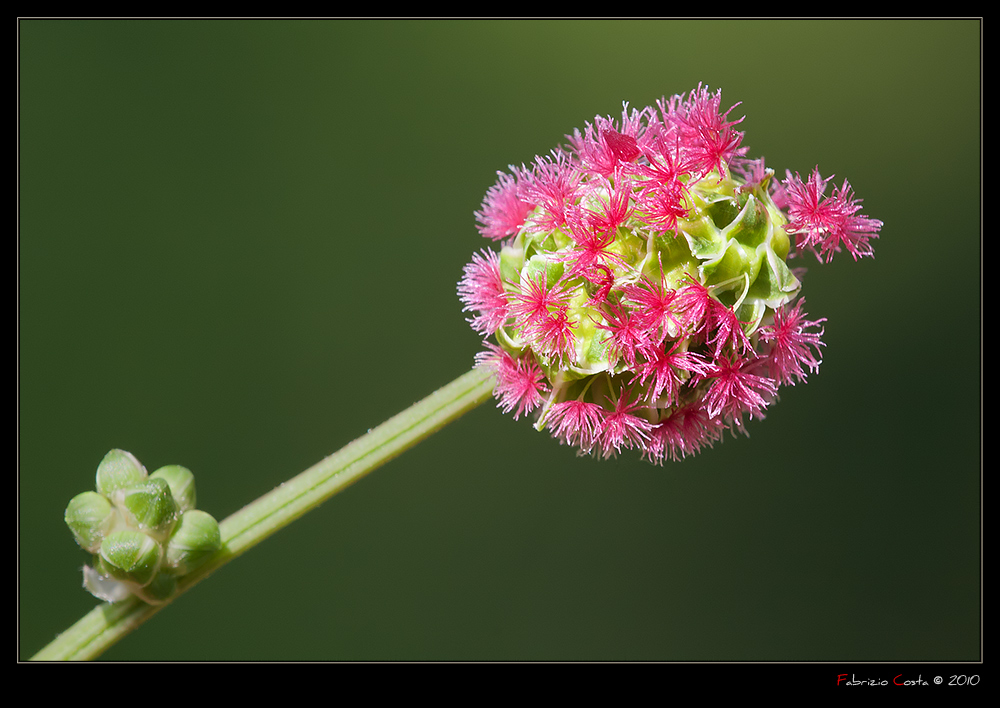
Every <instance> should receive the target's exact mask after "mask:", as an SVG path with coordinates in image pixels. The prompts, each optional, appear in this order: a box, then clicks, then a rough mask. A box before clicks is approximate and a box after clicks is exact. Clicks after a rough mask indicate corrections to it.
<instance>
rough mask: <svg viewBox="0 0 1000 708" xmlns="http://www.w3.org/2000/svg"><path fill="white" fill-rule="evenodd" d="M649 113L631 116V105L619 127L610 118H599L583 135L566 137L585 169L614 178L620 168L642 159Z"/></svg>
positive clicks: (624, 113) (637, 112) (588, 126)
mask: <svg viewBox="0 0 1000 708" xmlns="http://www.w3.org/2000/svg"><path fill="white" fill-rule="evenodd" d="M648 110H649V109H648V108H647V109H645V110H643V111H632V112H631V113H629V111H628V104H625V105H624V106H623V108H622V121H621V125H620V126H619V125H618V124H616V123H615V121H614V120H613V119H612V118H610V117H603V116H597V117H596V118H595V119H594V122H593V123H592V124H591V123H587V125H586V127H585V128H584V132H583V133H582V134H581V133H580V131H579V130H577V131H574V132H573V135H568V136H566V137H567V138H568V139H569V141H570V144H571V145H572V146H573V149H574V151H575V152H576V154H577V155H578V156H579V158H580V161H581V163H582V165H583V166H584V169H586V170H587V171H588V172H591V173H593V174H596V175H600V176H602V177H611V176H612V175H613V174H614V172H615V170H616V169H618V167H619V165H622V164H628V163H630V162H633V161H634V160H636V159H637V158H638V157H639V156H640V155H642V147H641V143H640V141H641V140H642V137H643V132H644V125H643V118H644V116H645V114H646V113H647V111H648ZM619 127H620V128H621V131H619V130H618V128H619Z"/></svg>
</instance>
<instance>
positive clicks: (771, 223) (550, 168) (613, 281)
mask: <svg viewBox="0 0 1000 708" xmlns="http://www.w3.org/2000/svg"><path fill="white" fill-rule="evenodd" d="M736 105H739V104H736ZM657 108H658V110H657ZM734 108H735V106H733V107H730V108H728V109H723V108H722V94H721V92H720V91H714V92H712V91H709V89H708V88H707V87H705V86H702V85H699V86H698V88H696V89H695V90H693V91H691V92H689V93H686V94H677V95H674V96H672V97H670V98H669V99H668V98H663V99H662V100H660V101H658V102H657V107H656V108H654V107H646V108H643V109H641V110H635V109H630V108H629V107H628V104H624V105H623V108H622V113H621V116H620V117H611V116H607V117H602V116H597V117H596V118H595V119H594V121H593V122H592V123H587V124H586V125H585V127H584V129H583V130H582V131H581V130H575V131H573V133H572V135H570V136H568V138H569V143H570V147H569V148H565V149H564V148H556V149H554V150H553V151H552V152H551V153H550V154H549V155H547V156H545V157H537V158H535V160H534V162H533V163H532V164H531V167H530V169H529V168H525V167H521V168H514V167H511V168H510V171H509V173H498V175H499V178H498V180H497V182H496V183H495V184H494V185H493V186H492V187H491V188H490V189H489V190H488V192H487V194H486V197H485V198H484V200H483V205H482V208H481V209H480V210H479V211H478V212H476V217H477V219H478V227H479V230H480V232H481V233H482V235H483V236H485V237H487V238H490V239H493V240H495V241H502V242H503V243H502V248H501V250H500V252H499V253H493V252H490V251H483V252H482V253H478V254H475V255H474V256H473V259H472V262H471V263H469V264H468V265H467V266H465V270H464V273H463V277H462V279H461V280H460V281H459V284H458V294H459V299H460V300H461V302H462V304H463V309H464V311H468V312H471V313H472V317H471V318H470V319H469V322H470V324H471V325H472V328H473V329H474V330H475V331H476V332H477V333H479V334H481V335H485V336H487V337H495V340H496V342H495V343H492V342H487V343H486V350H485V351H483V352H481V353H480V354H479V355H477V357H476V361H477V364H478V365H480V366H483V367H486V368H488V369H489V370H490V371H491V372H492V373H493V375H494V376H495V386H494V395H495V397H496V398H497V400H498V404H497V405H498V407H500V408H502V409H503V410H504V411H505V412H508V413H512V414H513V415H514V417H515V418H519V417H520V416H522V415H527V414H529V413H534V414H535V417H536V427H538V428H539V429H547V430H548V431H549V432H550V433H551V434H552V435H553V436H554V437H555V438H556V439H557V440H559V441H560V442H562V443H566V444H569V445H573V446H575V447H577V448H578V449H579V450H580V452H582V453H592V454H594V455H596V456H598V457H602V458H608V457H612V456H615V455H617V454H618V453H619V452H620V451H622V450H623V449H630V448H637V449H639V450H640V451H641V453H642V456H643V457H644V458H645V459H648V460H650V461H651V462H653V463H656V464H662V463H663V462H664V461H665V460H674V461H676V460H680V459H683V458H685V457H687V456H688V455H693V454H696V453H698V452H699V451H701V450H703V449H704V448H706V447H711V446H712V445H713V444H714V443H715V442H717V441H719V440H721V439H722V436H723V433H724V432H725V431H727V430H728V431H731V432H733V433H736V432H743V433H746V432H747V421H748V420H749V421H752V420H759V419H761V418H763V417H764V412H765V411H766V409H767V408H768V406H770V405H771V404H772V403H774V401H776V400H777V397H778V390H779V387H780V386H786V385H790V384H796V383H798V382H800V381H803V380H805V378H806V376H807V374H810V373H811V374H815V373H816V372H817V371H818V370H819V366H820V362H821V357H820V351H821V347H822V346H823V343H822V341H821V336H822V334H823V327H822V325H823V323H824V322H825V319H823V318H820V319H815V320H813V319H809V318H808V315H806V313H805V312H804V311H803V309H802V303H803V300H802V299H801V297H800V295H801V288H802V282H801V280H800V279H799V278H800V275H801V273H800V272H799V271H798V270H797V269H793V268H790V267H789V265H788V258H789V235H792V236H794V237H796V241H797V243H796V246H797V248H798V250H801V249H808V250H812V251H813V252H814V253H815V254H816V255H817V256H818V257H819V259H820V260H821V261H824V260H826V261H828V260H830V258H831V257H832V255H833V253H835V252H837V251H839V250H842V249H845V250H847V251H848V252H849V253H851V255H852V256H853V257H854V258H855V259H857V258H860V257H862V256H865V255H871V251H872V241H873V240H874V239H875V238H877V237H878V233H879V230H880V228H881V226H882V223H881V222H880V221H877V220H875V219H871V218H868V217H867V216H863V215H861V213H860V209H861V206H860V204H861V202H860V200H859V199H856V198H855V197H854V193H853V190H852V189H851V186H850V184H848V183H847V182H846V181H845V182H844V183H843V185H842V186H841V187H839V188H834V189H833V190H832V192H831V193H830V194H829V195H827V194H826V186H827V183H828V181H829V179H830V178H823V177H821V176H820V173H819V171H818V169H817V170H814V171H813V173H812V174H811V175H809V177H808V179H806V180H805V181H803V180H802V179H801V178H800V177H799V176H798V175H797V174H796V175H794V176H793V175H792V174H791V173H788V176H787V178H786V179H785V180H783V181H781V182H779V181H778V180H775V179H773V176H774V171H773V170H771V169H769V168H766V167H765V166H764V161H763V159H762V158H761V159H756V160H753V159H749V158H747V157H746V152H747V149H746V148H745V147H743V145H742V142H743V137H744V136H743V133H742V132H740V131H739V130H737V128H738V126H739V124H740V123H741V121H742V120H743V119H742V118H739V119H730V114H731V113H732V111H733V109H734ZM744 320H746V321H744Z"/></svg>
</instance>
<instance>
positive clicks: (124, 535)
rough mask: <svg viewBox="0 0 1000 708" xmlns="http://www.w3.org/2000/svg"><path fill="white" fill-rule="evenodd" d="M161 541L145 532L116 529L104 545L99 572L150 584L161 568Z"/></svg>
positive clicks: (102, 545) (120, 578) (127, 580)
mask: <svg viewBox="0 0 1000 708" xmlns="http://www.w3.org/2000/svg"><path fill="white" fill-rule="evenodd" d="M162 556H163V551H162V549H161V548H160V544H158V543H157V542H156V541H154V540H153V539H151V538H150V537H149V536H147V535H146V534H144V533H142V532H141V531H115V532H113V533H110V534H108V535H107V536H106V537H105V538H104V542H103V543H102V544H101V562H100V567H99V569H98V570H99V571H100V572H101V574H103V575H109V576H111V577H113V578H115V579H116V580H121V581H125V582H130V583H135V584H136V585H139V586H143V585H148V584H149V583H150V582H151V581H152V580H153V578H154V577H155V576H156V571H158V570H159V569H160V560H161V558H162Z"/></svg>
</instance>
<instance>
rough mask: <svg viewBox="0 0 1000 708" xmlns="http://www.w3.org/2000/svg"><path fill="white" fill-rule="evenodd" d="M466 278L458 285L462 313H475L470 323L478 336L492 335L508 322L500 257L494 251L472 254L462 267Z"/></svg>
mask: <svg viewBox="0 0 1000 708" xmlns="http://www.w3.org/2000/svg"><path fill="white" fill-rule="evenodd" d="M464 270H465V275H464V277H463V278H462V280H461V281H459V283H458V296H459V299H460V300H461V301H462V302H463V303H464V304H465V307H464V308H462V310H463V312H468V311H473V312H476V313H478V314H476V316H475V317H473V318H472V319H471V320H469V324H471V325H472V329H474V330H475V331H476V332H479V333H480V334H487V335H489V334H493V333H494V332H496V331H497V330H498V329H500V327H501V326H503V323H504V322H506V321H507V316H508V312H509V307H508V305H507V293H506V292H505V291H504V285H503V279H502V278H501V277H500V257H499V256H498V255H497V254H496V253H494V252H493V251H486V250H484V251H483V252H482V255H480V254H479V253H474V254H472V262H471V263H469V264H468V265H466V266H465V269H464Z"/></svg>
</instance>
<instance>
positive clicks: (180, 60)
mask: <svg viewBox="0 0 1000 708" xmlns="http://www.w3.org/2000/svg"><path fill="white" fill-rule="evenodd" d="M19 42H20V46H19V62H20V65H19V120H20V125H19V128H20V134H19V177H20V184H19V187H20V193H19V197H18V208H19V224H18V226H19V234H18V240H17V246H18V271H17V278H18V319H17V321H18V357H19V361H18V417H19V421H18V454H19V456H18V470H17V472H18V484H19V497H18V501H19V506H18V511H19V522H18V533H19V545H18V553H19V555H18V591H19V656H20V657H21V658H28V657H30V656H31V655H32V654H33V653H34V652H35V651H37V650H38V649H39V648H41V647H42V646H43V645H44V644H45V643H47V642H48V641H49V640H50V639H52V638H53V637H54V636H55V635H56V634H57V633H58V632H59V631H61V630H63V629H65V628H66V627H68V626H69V625H70V624H71V623H72V622H73V621H75V620H76V619H77V618H79V617H80V616H81V615H83V614H84V613H85V612H86V611H88V610H89V609H90V608H91V607H93V606H94V604H95V601H94V600H93V599H92V598H91V597H90V596H89V595H87V594H86V593H85V592H84V591H83V590H82V589H81V588H80V572H79V571H80V567H81V565H82V564H83V563H84V562H85V561H86V556H85V555H84V554H83V552H81V551H80V550H79V549H78V548H77V547H76V546H75V544H74V543H73V541H72V539H71V537H70V535H69V533H68V531H67V530H66V529H65V527H64V526H63V524H62V513H63V509H64V507H65V504H66V502H67V501H68V500H69V499H70V498H71V497H72V496H73V495H74V494H76V493H77V492H80V491H83V490H85V489H88V488H90V486H91V485H92V483H93V474H94V471H95V469H96V467H97V464H98V462H99V461H100V459H101V457H102V456H103V455H104V453H105V452H106V451H107V450H109V449H110V448H113V447H121V448H125V449H127V450H130V451H132V452H133V453H135V454H136V455H137V456H138V457H139V459H140V460H142V461H143V462H144V463H145V464H146V465H147V466H148V467H149V468H150V469H153V468H155V467H159V466H161V465H163V464H167V463H178V464H183V465H186V466H188V467H190V468H191V469H192V470H193V471H194V472H195V474H196V475H197V480H198V485H199V506H200V507H201V508H204V509H206V510H207V511H209V512H211V513H213V514H214V515H216V517H218V518H220V519H221V518H223V517H225V516H227V515H228V514H230V513H232V512H233V511H235V510H237V509H238V508H240V507H241V506H242V505H243V504H245V503H247V502H249V501H251V500H253V499H255V498H256V497H258V496H259V495H261V494H262V493H264V492H266V491H268V490H269V489H271V488H272V487H273V486H275V485H277V484H279V483H280V482H281V481H283V480H285V479H287V478H288V477H290V476H292V475H293V474H295V473H297V472H299V471H301V470H302V469H305V468H306V467H308V466H309V465H311V464H312V463H314V462H316V461H317V460H319V459H321V458H322V457H323V456H325V455H327V454H329V453H331V452H333V451H335V450H336V449H338V448H339V447H340V446H342V445H343V444H345V443H347V442H348V441H350V440H351V439H353V438H354V437H356V436H357V435H359V434H361V433H363V432H365V430H366V429H367V428H369V427H372V426H374V425H376V424H377V423H379V422H381V421H382V420H384V419H385V418H387V417H389V416H390V415H392V414H394V413H396V412H398V411H399V410H401V409H402V408H404V407H405V406H407V405H409V404H410V403H412V402H413V401H415V400H417V399H418V398H421V397H422V396H424V395H426V394H428V393H430V392H431V391H432V390H434V389H435V388H437V387H438V386H440V385H443V384H444V383H446V382H448V381H449V380H451V379H452V378H454V377H456V376H458V375H459V374H461V373H462V372H464V371H465V370H467V369H468V367H469V366H471V364H472V358H473V355H474V354H475V352H476V351H478V349H479V339H478V338H477V336H476V335H475V334H474V333H473V332H472V331H471V330H470V329H469V327H468V326H467V325H466V323H465V322H464V318H463V314H462V313H461V312H460V305H459V303H458V300H457V298H456V295H455V283H456V281H457V280H458V279H459V277H460V275H461V269H462V266H463V265H464V264H465V263H466V262H467V261H468V260H469V259H470V257H471V254H472V252H473V251H474V250H475V249H478V248H481V247H483V246H485V245H487V244H486V243H485V242H484V241H483V240H482V239H481V238H480V237H479V236H478V234H477V233H476V231H475V228H474V219H473V216H472V213H473V211H474V210H475V209H477V208H478V207H479V204H480V200H481V199H482V196H483V194H484V192H485V191H486V189H487V188H488V187H489V186H490V185H491V184H493V181H494V179H495V172H496V170H498V169H504V168H506V166H507V165H508V164H510V163H515V164H519V163H522V162H528V161H530V160H531V159H532V157H533V156H534V155H535V154H537V153H545V152H547V151H548V150H549V149H550V148H551V147H553V146H554V145H555V144H556V143H558V142H561V141H562V140H563V136H564V135H565V134H566V133H568V132H571V131H572V129H573V128H574V127H582V125H583V123H584V121H586V120H592V119H593V117H594V115H595V114H597V113H601V114H609V113H611V114H618V113H619V112H620V110H621V104H622V101H623V100H627V101H629V103H630V104H631V105H633V106H637V107H641V106H644V105H647V104H650V103H652V102H653V101H654V100H655V99H656V98H658V97H660V96H662V95H663V94H672V93H679V92H685V91H688V90H690V89H692V88H694V87H695V86H696V85H697V84H698V83H699V82H704V83H706V84H707V85H709V86H710V87H712V88H713V89H714V88H722V89H723V100H724V102H725V104H726V105H727V106H728V105H729V104H731V103H735V102H737V101H742V105H741V106H740V107H739V108H737V109H736V111H735V115H742V114H746V115H747V119H746V121H745V122H744V123H743V125H742V126H741V127H742V129H744V130H745V131H746V132H747V137H746V141H745V144H746V145H748V146H749V147H750V154H751V155H764V156H766V158H767V160H768V164H769V165H770V166H772V167H774V168H776V169H777V171H778V173H779V174H783V173H784V170H785V169H786V168H789V169H792V170H795V171H800V172H802V173H803V174H805V172H806V171H808V170H810V169H812V167H813V166H814V165H816V164H819V165H820V168H821V170H822V171H823V173H824V174H829V173H835V174H836V175H837V179H838V181H839V180H841V179H843V178H845V177H846V178H848V179H850V181H851V183H852V184H853V185H854V187H855V189H856V190H857V193H858V195H859V196H861V197H863V198H864V199H865V212H866V213H867V214H869V215H871V216H873V217H876V218H879V219H882V220H883V221H884V222H885V228H884V230H883V234H882V239H881V240H880V241H879V242H877V244H876V257H875V259H873V260H866V261H863V262H859V263H853V262H852V261H851V259H850V258H849V257H848V256H847V255H846V254H841V256H840V257H839V258H837V259H836V260H835V262H834V263H833V264H831V265H828V266H819V265H818V264H816V263H815V262H812V263H808V264H807V265H809V273H808V276H807V277H806V278H805V287H804V290H803V294H804V295H805V297H806V299H807V302H808V310H809V312H810V314H811V315H813V316H814V317H820V316H824V317H827V318H828V320H829V321H828V323H827V326H826V337H825V340H826V343H827V348H826V350H825V356H826V360H825V362H824V364H823V367H822V370H821V372H820V374H819V375H817V376H814V377H813V378H812V379H811V380H810V382H809V383H808V384H807V385H799V386H797V387H795V388H789V389H786V390H785V392H784V394H783V396H782V400H781V402H780V403H779V404H777V405H776V406H774V407H772V408H771V409H770V411H769V414H768V419H767V420H766V421H764V422H761V423H753V424H751V425H750V432H751V437H750V438H748V439H747V438H740V439H727V440H726V441H725V442H724V443H723V444H722V445H721V446H716V448H715V449H714V450H711V451H708V452H706V453H705V454H702V455H701V456H699V457H697V458H693V459H688V460H686V461H684V462H683V463H680V464H671V465H668V466H666V467H663V468H655V467H651V466H649V465H648V464H646V463H644V462H641V461H640V460H638V459H637V457H636V456H634V455H625V456H623V457H621V458H619V459H616V460H611V461H595V460H591V459H577V458H576V457H575V456H574V454H573V452H572V451H571V450H570V449H568V448H564V447H560V446H559V445H558V444H556V443H555V442H554V441H552V440H551V439H550V438H548V436H546V435H541V434H538V433H536V432H535V431H534V430H533V429H532V428H531V426H530V424H529V423H527V422H525V421H521V422H519V423H516V422H514V421H512V420H511V419H510V418H509V417H507V416H504V415H502V414H501V413H500V412H499V411H497V410H496V409H495V408H494V407H493V406H492V405H486V406H483V407H481V408H479V409H478V410H476V411H474V412H472V413H471V414H469V415H468V416H466V417H465V418H463V419H462V420H460V421H458V422H456V423H454V424H453V425H452V426H450V427H449V428H447V429H446V430H444V431H442V432H441V433H439V434H437V435H435V436H434V437H433V438H432V439H430V440H428V441H426V442H425V443H423V444H421V445H420V446H419V447H418V448H416V449H414V450H412V451H410V452H408V453H407V454H405V455H404V456H402V457H400V458H399V459H397V460H395V461H393V462H391V463H390V464H389V465H387V466H386V467H384V468H382V469H380V470H378V471H377V472H375V473H374V474H373V475H372V476H371V477H369V478H367V479H365V480H364V481H362V482H361V483H360V484H358V485H356V486H354V487H352V488H351V489H350V490H348V491H347V492H346V493H344V494H343V495H341V496H339V497H337V498H335V499H334V500H332V501H331V502H329V503H327V504H326V505H325V506H323V507H322V508H320V509H319V510H317V511H314V512H312V513H311V514H309V515H308V516H307V517H306V518H304V519H302V520H301V521H299V522H297V523H295V524H294V525H293V526H291V527H289V528H288V529H285V530H284V531H282V532H281V533H280V534H278V535H277V536H275V537H274V538H272V539H270V540H268V541H267V542H265V543H264V544H263V545H261V546H260V547H258V548H256V549H254V550H253V551H251V552H250V554H248V555H247V556H245V557H243V558H242V559H240V560H239V561H237V562H236V563H234V564H232V565H230V566H228V567H226V568H224V569H222V570H221V571H219V572H218V573H217V574H216V575H215V576H213V577H212V578H211V579H210V580H208V581H206V582H205V583H203V584H201V585H199V586H198V587H197V588H195V589H194V590H193V591H192V592H191V593H189V594H187V595H185V596H184V597H182V598H180V599H179V600H178V601H177V602H176V603H174V605H172V606H171V607H170V608H168V609H167V610H166V611H164V612H162V613H161V614H159V615H158V616H156V617H155V618H154V619H153V620H152V621H150V622H149V623H148V624H146V625H145V626H143V627H142V628H140V629H139V630H138V631H137V632H135V633H134V634H132V635H131V636H129V637H128V638H126V639H125V640H124V641H123V642H121V643H120V644H119V645H117V646H116V647H115V648H114V649H113V650H111V651H110V652H108V653H107V654H106V655H105V656H106V658H108V659H119V660H121V659H374V660H378V659H446V660H451V659H598V660H602V659H657V660H970V659H977V658H979V657H980V603H981V594H980V592H981V591H980V567H981V566H980V478H981V477H980V475H981V439H980V435H981V405H980V396H981V384H982V378H981V363H982V360H981V346H980V345H981V340H980V331H981V330H980V322H981V319H980V317H981V311H980V302H981V300H980V286H981V281H980V266H981V240H980V235H981V231H980V201H979V200H980V159H981V144H980V135H981V124H980V120H981V106H980V89H981V80H982V77H981V67H980V51H981V44H980V42H981V25H980V23H979V22H977V21H968V20H967V21H836V22H834V21H817V22H803V21H705V22H696V21H641V22H613V21H612V22H604V21H601V22H598V21H574V22H565V21H537V22H536V21H482V22H470V21H434V22H431V21H398V22H397V21H393V22H390V21H50V20H30V21H21V22H20V23H19Z"/></svg>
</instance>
